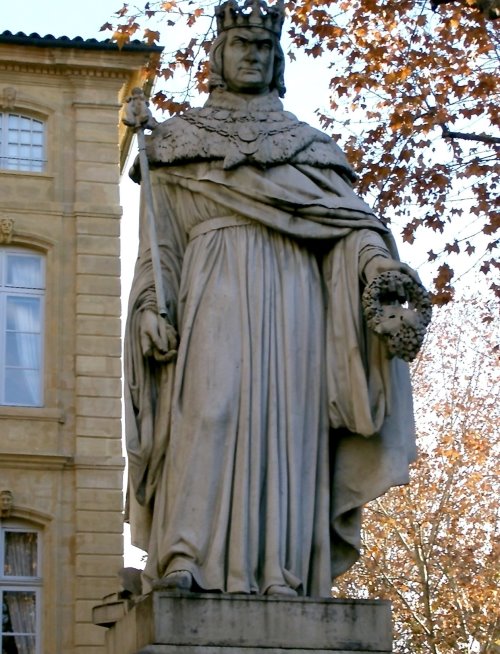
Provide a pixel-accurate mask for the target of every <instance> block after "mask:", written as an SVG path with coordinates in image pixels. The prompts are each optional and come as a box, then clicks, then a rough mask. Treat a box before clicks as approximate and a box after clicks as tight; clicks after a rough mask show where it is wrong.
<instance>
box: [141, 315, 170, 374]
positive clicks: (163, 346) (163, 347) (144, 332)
mask: <svg viewBox="0 0 500 654" xmlns="http://www.w3.org/2000/svg"><path fill="white" fill-rule="evenodd" d="M139 337H140V341H141V349H142V354H143V355H144V356H145V357H151V358H153V359H155V361H159V362H161V363H165V362H167V361H171V360H172V359H174V358H175V356H176V355H177V333H176V331H175V329H174V328H173V327H172V325H169V324H168V322H167V321H166V320H165V318H163V317H162V316H159V315H158V314H157V313H156V311H153V310H152V309H145V310H144V311H143V312H142V315H141V318H140V322H139Z"/></svg>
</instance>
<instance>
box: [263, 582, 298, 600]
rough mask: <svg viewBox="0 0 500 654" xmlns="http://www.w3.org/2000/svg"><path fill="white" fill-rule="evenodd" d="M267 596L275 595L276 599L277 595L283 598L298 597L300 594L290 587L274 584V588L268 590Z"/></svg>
mask: <svg viewBox="0 0 500 654" xmlns="http://www.w3.org/2000/svg"><path fill="white" fill-rule="evenodd" d="M266 595H274V596H275V597H276V595H279V596H281V597H297V595H298V593H297V591H296V590H294V589H293V588H290V586H284V585H283V586H282V585H280V584H272V586H269V588H268V589H267V590H266Z"/></svg>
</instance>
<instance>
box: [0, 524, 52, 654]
mask: <svg viewBox="0 0 500 654" xmlns="http://www.w3.org/2000/svg"><path fill="white" fill-rule="evenodd" d="M7 524H9V523H7ZM13 524H14V523H13ZM38 536H39V534H38V532H37V531H36V530H34V529H26V528H24V527H22V526H19V527H18V526H12V527H9V526H6V527H2V528H0V599H1V604H2V623H1V626H0V645H1V649H0V651H1V652H2V654H39V653H40V601H41V597H40V595H41V585H42V580H41V577H40V544H39V538H38Z"/></svg>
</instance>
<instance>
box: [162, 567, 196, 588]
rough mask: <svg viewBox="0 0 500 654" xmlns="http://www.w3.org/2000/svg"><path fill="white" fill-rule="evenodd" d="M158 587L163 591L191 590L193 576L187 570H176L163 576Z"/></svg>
mask: <svg viewBox="0 0 500 654" xmlns="http://www.w3.org/2000/svg"><path fill="white" fill-rule="evenodd" d="M159 585H161V587H162V588H164V589H167V588H168V589H171V590H191V588H192V586H193V575H192V574H191V573H190V572H188V571H187V570H176V571H175V572H170V573H169V574H167V575H165V576H164V577H163V579H161V581H160V584H159Z"/></svg>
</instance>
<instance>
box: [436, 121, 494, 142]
mask: <svg viewBox="0 0 500 654" xmlns="http://www.w3.org/2000/svg"><path fill="white" fill-rule="evenodd" d="M440 127H441V130H442V132H443V138H444V139H463V140H465V141H480V142H481V143H499V144H500V137H499V136H490V135H489V134H468V133H466V132H452V131H451V130H450V129H448V127H447V126H446V125H440Z"/></svg>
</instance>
